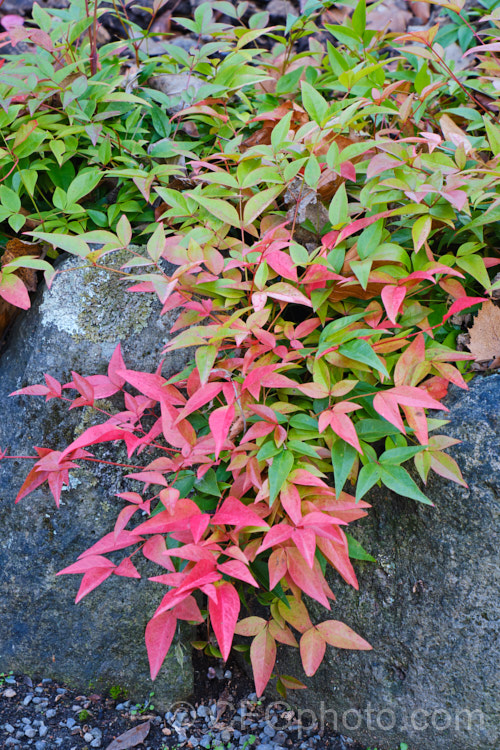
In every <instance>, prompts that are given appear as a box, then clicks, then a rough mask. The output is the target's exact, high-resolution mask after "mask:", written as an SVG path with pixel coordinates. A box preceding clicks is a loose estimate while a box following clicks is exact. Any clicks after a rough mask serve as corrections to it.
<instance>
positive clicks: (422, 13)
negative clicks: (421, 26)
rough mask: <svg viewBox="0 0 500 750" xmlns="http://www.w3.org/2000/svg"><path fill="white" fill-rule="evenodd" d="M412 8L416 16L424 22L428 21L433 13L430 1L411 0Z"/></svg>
mask: <svg viewBox="0 0 500 750" xmlns="http://www.w3.org/2000/svg"><path fill="white" fill-rule="evenodd" d="M410 10H411V11H412V12H413V15H414V16H416V17H417V18H419V19H420V20H421V21H423V22H424V23H427V21H428V20H429V17H430V15H431V6H430V5H429V4H428V3H423V2H421V0H410Z"/></svg>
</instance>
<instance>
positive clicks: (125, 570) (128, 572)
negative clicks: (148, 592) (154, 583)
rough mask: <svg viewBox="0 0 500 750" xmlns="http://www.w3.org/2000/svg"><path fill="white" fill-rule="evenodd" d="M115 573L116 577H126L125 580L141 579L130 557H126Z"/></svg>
mask: <svg viewBox="0 0 500 750" xmlns="http://www.w3.org/2000/svg"><path fill="white" fill-rule="evenodd" d="M113 573H114V574H115V576H124V577H125V578H140V577H141V574H140V573H139V572H138V570H137V568H136V567H135V565H134V563H133V562H132V560H131V559H130V557H125V558H124V559H123V560H122V561H121V563H120V564H119V565H118V567H117V568H115V569H114V570H113Z"/></svg>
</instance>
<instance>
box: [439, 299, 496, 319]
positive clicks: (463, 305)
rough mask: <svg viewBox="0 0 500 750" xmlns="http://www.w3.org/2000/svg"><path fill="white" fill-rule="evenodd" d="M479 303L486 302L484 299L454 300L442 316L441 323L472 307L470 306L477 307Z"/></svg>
mask: <svg viewBox="0 0 500 750" xmlns="http://www.w3.org/2000/svg"><path fill="white" fill-rule="evenodd" d="M479 302H486V297H460V298H459V299H456V300H455V302H454V303H453V304H452V305H451V307H450V309H449V310H448V312H447V313H446V315H445V316H444V318H443V323H444V321H445V320H448V318H451V316H452V315H456V314H457V313H460V312H462V310H466V309H467V308H468V307H472V305H477V304H479Z"/></svg>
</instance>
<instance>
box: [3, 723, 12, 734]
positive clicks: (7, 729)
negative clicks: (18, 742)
mask: <svg viewBox="0 0 500 750" xmlns="http://www.w3.org/2000/svg"><path fill="white" fill-rule="evenodd" d="M3 728H4V729H5V731H6V732H8V733H9V734H12V732H13V731H14V727H13V726H12V724H4V725H3Z"/></svg>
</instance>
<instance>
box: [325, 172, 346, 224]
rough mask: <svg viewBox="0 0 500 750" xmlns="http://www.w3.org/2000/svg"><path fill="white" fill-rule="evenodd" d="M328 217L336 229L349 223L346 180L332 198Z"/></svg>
mask: <svg viewBox="0 0 500 750" xmlns="http://www.w3.org/2000/svg"><path fill="white" fill-rule="evenodd" d="M328 218H329V219H330V221H331V223H332V226H333V228H334V229H340V228H341V227H343V226H344V225H345V224H347V220H348V215H347V193H346V190H345V183H344V182H343V183H342V184H341V186H340V187H339V188H338V189H337V192H336V193H335V195H334V196H333V198H332V201H331V203H330V207H329V209H328Z"/></svg>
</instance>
